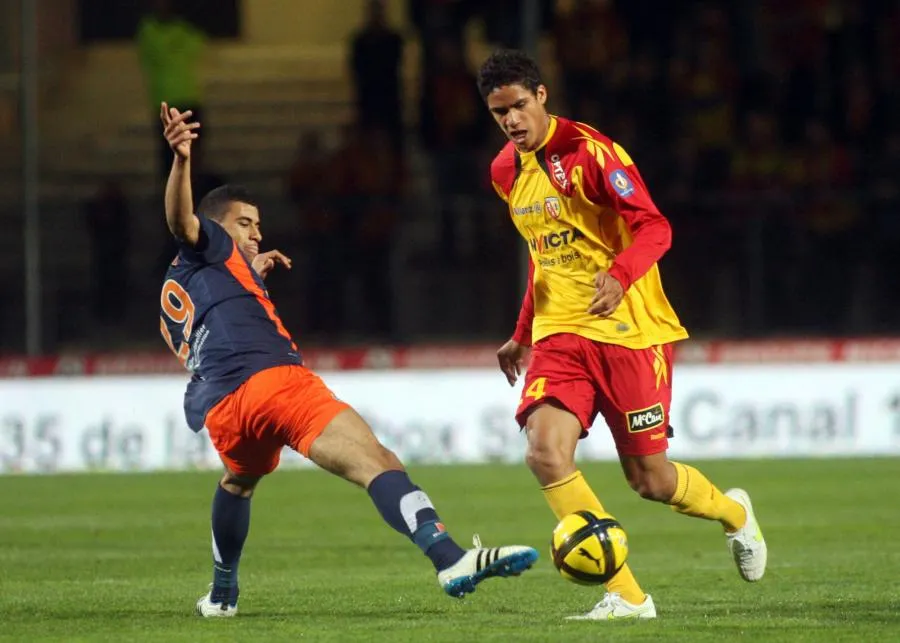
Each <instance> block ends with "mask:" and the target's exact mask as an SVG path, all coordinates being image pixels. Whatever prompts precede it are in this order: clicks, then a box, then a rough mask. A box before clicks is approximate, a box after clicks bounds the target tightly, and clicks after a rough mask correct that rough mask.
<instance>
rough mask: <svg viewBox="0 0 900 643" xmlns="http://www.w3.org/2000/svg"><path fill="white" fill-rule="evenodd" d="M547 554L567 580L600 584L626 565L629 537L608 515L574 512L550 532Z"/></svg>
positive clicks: (585, 511) (586, 583)
mask: <svg viewBox="0 0 900 643" xmlns="http://www.w3.org/2000/svg"><path fill="white" fill-rule="evenodd" d="M550 555H551V557H552V558H553V564H554V565H556V569H557V570H559V573H560V574H561V575H562V577H563V578H565V579H566V580H570V581H572V582H573V583H580V584H582V585H601V584H603V583H605V582H607V581H608V580H609V579H610V578H612V577H613V576H615V575H616V572H618V571H619V569H621V568H622V565H624V564H625V560H626V559H627V558H628V537H627V536H626V535H625V530H624V529H622V525H620V524H619V521H618V520H616V519H615V518H613V517H612V516H610V515H609V514H606V513H598V512H594V511H587V510H584V511H576V512H575V513H571V514H569V515H568V516H565V517H564V518H563V519H562V520H560V521H559V524H558V525H556V529H554V530H553V537H552V538H551V540H550Z"/></svg>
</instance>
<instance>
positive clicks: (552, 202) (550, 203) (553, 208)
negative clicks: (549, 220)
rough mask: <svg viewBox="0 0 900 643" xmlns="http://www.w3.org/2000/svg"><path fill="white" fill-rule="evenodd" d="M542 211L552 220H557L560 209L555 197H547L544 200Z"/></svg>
mask: <svg viewBox="0 0 900 643" xmlns="http://www.w3.org/2000/svg"><path fill="white" fill-rule="evenodd" d="M544 211H545V212H546V213H547V214H549V215H550V216H551V217H553V218H554V219H559V215H560V213H561V212H562V207H561V206H560V205H559V199H558V198H557V197H555V196H548V197H546V198H545V199H544Z"/></svg>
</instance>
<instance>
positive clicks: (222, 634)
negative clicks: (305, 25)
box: [0, 459, 900, 643]
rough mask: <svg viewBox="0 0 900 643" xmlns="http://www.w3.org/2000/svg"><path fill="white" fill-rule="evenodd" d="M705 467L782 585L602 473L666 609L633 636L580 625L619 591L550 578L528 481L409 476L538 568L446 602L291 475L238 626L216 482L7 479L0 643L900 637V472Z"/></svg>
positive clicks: (302, 476) (369, 510)
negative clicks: (752, 573) (231, 615)
mask: <svg viewBox="0 0 900 643" xmlns="http://www.w3.org/2000/svg"><path fill="white" fill-rule="evenodd" d="M695 464H696V463H695ZM698 466H699V468H700V469H701V470H703V471H704V472H706V473H707V475H708V476H709V477H710V478H711V479H712V480H713V481H714V482H715V483H716V484H718V485H719V486H720V487H721V488H723V489H724V488H726V487H729V486H743V487H745V488H746V489H748V490H749V491H750V493H751V495H752V496H753V500H754V504H755V507H756V510H757V513H758V516H759V518H760V521H761V524H762V526H763V529H764V531H765V535H766V539H767V541H768V543H769V569H768V573H767V574H766V577H765V578H764V579H763V580H762V581H761V582H759V583H756V584H748V583H745V582H743V581H741V580H740V578H739V576H738V574H737V571H736V570H735V567H734V564H733V563H732V561H731V559H730V557H729V555H728V553H727V550H726V549H725V543H724V538H723V537H722V534H721V529H720V528H719V527H718V525H716V524H713V523H709V522H706V521H701V520H697V519H691V518H687V517H685V516H681V515H678V514H675V513H674V512H672V511H671V510H669V509H668V508H666V507H664V506H661V505H655V504H652V503H649V502H646V501H642V500H640V499H639V498H638V497H637V496H636V495H635V494H633V493H632V492H631V491H630V490H629V489H628V488H627V486H626V484H625V482H624V480H623V479H622V476H621V473H620V471H619V469H618V465H617V464H615V463H597V464H587V465H585V466H584V467H583V470H584V472H585V474H586V475H587V477H588V480H589V481H590V482H591V484H592V485H593V487H594V489H595V490H596V491H597V493H598V495H600V497H601V500H603V501H604V503H605V504H606V506H607V508H608V509H609V510H610V511H611V512H612V513H614V514H615V515H616V516H617V517H618V518H619V519H620V520H621V521H622V523H623V524H624V526H625V528H626V530H627V531H628V533H629V537H630V544H631V558H630V562H631V564H632V567H633V568H634V571H635V573H636V574H637V577H638V579H639V580H640V581H641V582H642V584H643V586H644V588H645V589H646V590H647V591H649V592H651V593H652V594H653V595H654V598H655V600H656V604H657V609H658V612H659V618H658V619H657V620H656V621H650V622H618V623H590V622H566V621H564V620H563V617H564V616H565V615H567V614H572V613H575V612H578V611H580V610H585V609H587V608H589V607H590V606H591V605H592V604H593V602H594V601H595V600H597V599H598V598H599V596H600V595H601V593H602V590H600V589H594V588H585V587H580V586H575V585H571V584H569V583H566V582H565V581H563V580H562V579H561V578H560V577H559V576H558V575H557V573H556V571H555V570H554V569H553V568H552V565H551V564H550V561H549V556H548V554H547V546H548V539H549V536H550V532H551V530H552V528H553V525H554V523H555V521H554V520H553V518H552V515H551V514H550V511H549V509H547V507H546V506H545V504H544V501H543V498H542V497H541V494H540V493H539V492H538V489H537V485H536V484H535V483H534V482H533V480H532V479H531V477H530V473H528V471H527V470H526V468H525V466H524V465H518V466H472V467H459V466H453V467H450V466H448V467H420V468H414V469H412V470H411V474H412V477H413V479H414V480H415V481H416V482H417V483H418V484H420V485H421V486H422V487H424V488H425V489H426V490H427V491H428V493H429V494H430V495H431V497H432V499H433V500H434V502H435V504H436V505H437V507H438V510H439V512H440V513H441V516H442V518H443V519H444V522H445V523H446V524H447V525H448V527H449V529H450V532H451V533H452V534H453V535H454V536H455V537H456V539H457V540H458V541H460V542H461V543H462V544H468V541H469V539H470V537H471V534H472V533H474V532H478V533H480V534H481V537H482V539H483V540H484V541H485V544H487V545H495V544H505V543H523V544H529V545H533V546H535V547H537V548H538V549H539V550H540V552H541V555H542V558H541V560H540V561H539V562H538V564H537V566H536V567H535V568H534V569H533V570H531V571H530V572H528V573H527V574H525V575H524V576H522V577H521V578H515V579H509V580H504V579H492V580H490V581H487V582H485V583H484V584H483V585H481V586H480V587H479V589H478V591H477V592H475V594H473V595H471V596H469V597H468V598H466V599H464V600H456V599H451V598H449V597H447V596H445V595H444V594H443V592H441V591H440V589H439V588H438V585H437V583H436V581H435V579H434V575H433V572H432V571H431V568H430V565H429V564H428V561H427V560H426V559H425V558H424V557H423V556H422V555H421V554H420V553H419V552H418V550H416V549H415V547H414V546H413V545H412V544H411V543H409V542H408V541H406V540H405V539H404V538H402V537H401V536H399V535H398V534H396V533H395V532H393V531H391V530H390V529H388V528H387V527H386V526H385V525H384V524H383V523H382V522H381V519H380V518H379V516H378V515H377V513H376V512H375V510H374V509H373V507H372V506H371V505H370V503H369V500H368V497H367V496H366V494H365V493H364V492H362V491H361V490H359V489H356V488H354V487H352V486H351V485H349V484H347V483H344V482H343V481H340V480H337V479H334V478H331V477H330V476H328V475H326V474H324V473H321V472H318V471H311V470H303V471H296V470H295V471H282V472H277V473H276V474H274V475H273V476H272V477H271V478H269V479H268V480H265V481H263V483H262V484H261V485H260V488H259V490H258V493H257V496H256V498H255V499H254V501H253V522H252V526H251V529H250V538H249V540H248V543H247V546H246V548H245V551H244V558H243V561H242V563H241V588H242V593H241V602H240V609H241V614H240V615H239V616H238V618H236V619H231V620H216V621H209V620H203V619H200V618H197V617H194V616H193V606H194V602H195V601H196V599H197V597H198V596H199V595H201V594H202V593H203V592H204V591H205V589H206V586H207V583H208V581H209V577H210V556H211V554H210V547H209V538H210V536H209V522H208V518H209V506H210V499H211V494H212V491H213V488H214V485H215V482H216V473H214V472H204V473H171V474H170V473H167V474H152V475H151V474H148V475H111V474H110V475H78V476H59V477H0V640H4V641H23V642H25V641H27V642H30V641H127V642H129V643H130V642H134V641H166V642H170V641H215V642H216V643H221V641H277V640H305V641H417V642H421V641H516V642H519V641H564V642H566V643H568V642H569V641H588V640H609V641H632V640H639V641H656V640H666V641H692V642H693V641H723V640H747V641H750V640H756V641H811V642H812V641H866V642H881V641H897V640H900V581H898V577H900V544H898V543H900V538H898V533H900V501H898V500H897V493H898V490H900V459H865V460H807V461H746V462H745V461H733V462H701V463H699V464H698Z"/></svg>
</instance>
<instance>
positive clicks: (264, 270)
mask: <svg viewBox="0 0 900 643" xmlns="http://www.w3.org/2000/svg"><path fill="white" fill-rule="evenodd" d="M291 263H292V262H291V260H290V258H289V257H287V256H286V255H284V254H283V253H281V252H280V251H278V250H269V251H267V252H260V253H259V254H258V255H256V256H255V257H253V261H251V262H250V266H251V267H252V268H253V269H254V270H255V271H256V273H257V274H258V275H259V276H260V277H262V278H263V279H265V278H266V276H268V274H269V273H270V272H272V270H273V269H274V268H275V266H276V265H278V264H281V265H282V266H284V267H285V268H287V269H288V270H290V269H291Z"/></svg>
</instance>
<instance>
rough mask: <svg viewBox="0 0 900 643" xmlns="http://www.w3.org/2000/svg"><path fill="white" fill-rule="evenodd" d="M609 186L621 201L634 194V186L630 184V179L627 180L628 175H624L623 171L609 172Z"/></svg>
mask: <svg viewBox="0 0 900 643" xmlns="http://www.w3.org/2000/svg"><path fill="white" fill-rule="evenodd" d="M609 184H610V185H612V187H613V190H615V191H616V194H618V195H619V196H620V197H622V198H623V199H627V198H628V197H630V196H631V195H632V194H634V184H632V182H631V179H629V178H628V174H626V173H625V170H615V171H613V172H610V174H609Z"/></svg>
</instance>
